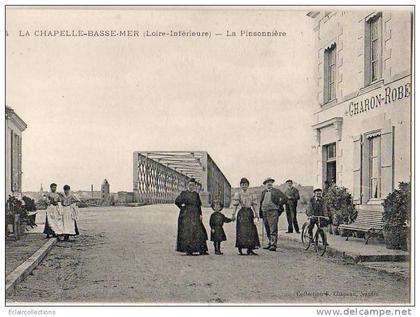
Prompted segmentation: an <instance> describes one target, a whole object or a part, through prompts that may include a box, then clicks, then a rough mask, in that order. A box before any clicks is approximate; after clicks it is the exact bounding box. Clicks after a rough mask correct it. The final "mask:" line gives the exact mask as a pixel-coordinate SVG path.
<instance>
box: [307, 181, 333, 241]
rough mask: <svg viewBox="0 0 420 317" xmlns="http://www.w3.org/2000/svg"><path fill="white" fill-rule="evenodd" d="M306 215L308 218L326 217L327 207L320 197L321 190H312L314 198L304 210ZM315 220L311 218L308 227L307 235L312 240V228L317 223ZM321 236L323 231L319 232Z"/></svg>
mask: <svg viewBox="0 0 420 317" xmlns="http://www.w3.org/2000/svg"><path fill="white" fill-rule="evenodd" d="M306 214H307V216H308V217H311V216H327V214H328V212H327V207H326V205H325V202H324V198H323V197H322V189H321V188H316V189H315V190H314V196H313V197H312V198H311V200H310V201H309V204H308V208H307V210H306ZM317 221H318V220H317V219H316V218H311V220H310V222H309V226H308V234H309V236H310V237H311V238H312V237H313V233H312V231H313V228H314V226H315V223H317ZM321 234H323V231H321Z"/></svg>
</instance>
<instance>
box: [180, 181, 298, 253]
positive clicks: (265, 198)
mask: <svg viewBox="0 0 420 317" xmlns="http://www.w3.org/2000/svg"><path fill="white" fill-rule="evenodd" d="M274 182H275V180H274V179H272V178H267V179H266V180H265V181H264V182H263V184H264V185H265V189H264V190H263V192H262V195H261V197H260V198H258V195H256V194H254V193H251V192H250V191H248V188H249V185H250V183H249V180H248V179H246V178H242V179H241V181H240V190H239V191H238V192H236V193H235V194H234V196H233V202H232V206H233V213H232V215H231V218H228V217H226V216H225V215H223V214H222V213H221V210H222V209H223V203H222V202H221V201H220V200H218V199H216V200H214V201H213V202H212V204H211V206H212V208H213V211H214V212H213V213H212V215H211V217H210V228H211V238H210V240H211V241H213V243H214V249H215V254H218V255H221V254H223V253H222V252H221V242H222V241H225V240H226V234H225V232H224V230H223V224H224V223H228V222H231V221H236V244H235V247H236V248H237V249H238V252H239V254H240V255H243V254H244V253H243V250H244V249H245V250H246V254H247V255H257V253H255V251H254V250H256V249H258V248H260V247H261V244H260V240H259V237H258V230H257V226H256V223H258V222H259V219H260V218H262V219H263V222H264V228H265V231H266V235H267V238H268V244H267V246H265V247H264V249H268V250H270V251H276V249H277V237H278V221H279V217H280V215H281V213H282V212H283V211H284V207H283V206H286V213H287V220H288V223H289V225H288V231H287V232H288V233H292V232H293V229H295V231H296V232H297V233H299V225H298V222H297V218H296V207H297V203H298V200H299V199H300V196H299V191H298V190H297V189H296V188H295V187H294V186H293V181H292V180H287V181H286V183H287V189H286V190H285V192H284V193H283V192H282V191H281V190H279V189H276V188H274V187H273V183H274ZM196 186H197V184H196V181H195V179H190V180H189V182H188V184H187V190H185V191H183V192H181V194H180V195H179V196H178V197H177V198H176V200H175V204H176V205H177V206H178V207H179V209H180V213H179V217H178V235H177V248H176V250H177V251H178V252H183V253H186V254H187V255H192V254H193V253H199V254H201V255H204V254H208V249H207V242H206V241H207V239H208V236H207V232H206V229H205V227H204V224H203V222H202V219H203V218H202V210H201V201H200V196H199V194H198V193H197V191H196Z"/></svg>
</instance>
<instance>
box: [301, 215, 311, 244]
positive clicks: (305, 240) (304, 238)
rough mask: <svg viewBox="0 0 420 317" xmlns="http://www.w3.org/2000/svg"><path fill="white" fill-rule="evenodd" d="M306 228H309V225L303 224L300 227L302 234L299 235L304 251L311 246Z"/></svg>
mask: <svg viewBox="0 0 420 317" xmlns="http://www.w3.org/2000/svg"><path fill="white" fill-rule="evenodd" d="M308 227H309V223H308V222H305V223H304V224H303V226H302V233H301V238H302V244H303V248H304V249H305V250H308V249H309V247H310V246H311V243H310V240H309V238H310V237H309V233H308Z"/></svg>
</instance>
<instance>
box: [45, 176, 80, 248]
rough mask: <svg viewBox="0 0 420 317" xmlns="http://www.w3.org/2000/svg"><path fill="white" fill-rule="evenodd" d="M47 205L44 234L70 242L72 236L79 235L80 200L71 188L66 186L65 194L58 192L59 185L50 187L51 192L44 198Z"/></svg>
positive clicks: (53, 184) (64, 188)
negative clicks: (78, 204) (78, 205)
mask: <svg viewBox="0 0 420 317" xmlns="http://www.w3.org/2000/svg"><path fill="white" fill-rule="evenodd" d="M44 200H45V202H46V204H47V212H46V218H45V227H44V233H45V234H46V235H47V238H49V237H51V236H53V237H57V239H59V240H63V241H68V240H69V237H70V236H75V235H78V234H79V229H78V228H77V217H78V213H79V212H78V207H77V203H78V202H79V199H78V198H77V197H76V196H75V195H74V194H72V193H71V192H70V186H69V185H64V187H63V193H59V192H57V184H55V183H52V184H51V185H50V192H48V193H47V194H46V195H45V196H44Z"/></svg>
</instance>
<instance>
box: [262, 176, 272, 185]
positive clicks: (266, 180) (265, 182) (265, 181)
mask: <svg viewBox="0 0 420 317" xmlns="http://www.w3.org/2000/svg"><path fill="white" fill-rule="evenodd" d="M268 182H272V183H274V182H275V180H274V179H272V178H271V177H269V178H266V179H265V180H264V182H263V185H265V184H267V183H268Z"/></svg>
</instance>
